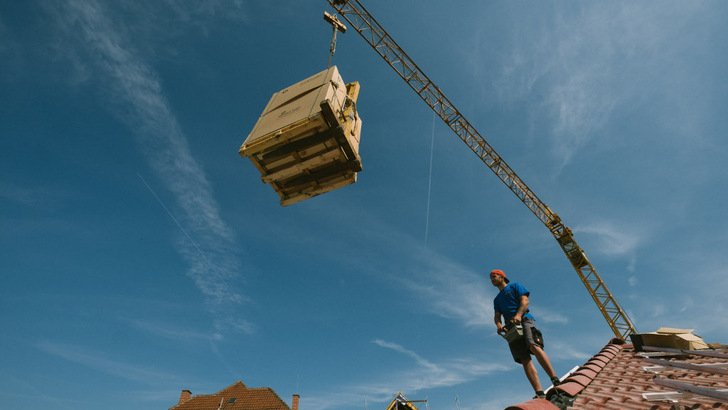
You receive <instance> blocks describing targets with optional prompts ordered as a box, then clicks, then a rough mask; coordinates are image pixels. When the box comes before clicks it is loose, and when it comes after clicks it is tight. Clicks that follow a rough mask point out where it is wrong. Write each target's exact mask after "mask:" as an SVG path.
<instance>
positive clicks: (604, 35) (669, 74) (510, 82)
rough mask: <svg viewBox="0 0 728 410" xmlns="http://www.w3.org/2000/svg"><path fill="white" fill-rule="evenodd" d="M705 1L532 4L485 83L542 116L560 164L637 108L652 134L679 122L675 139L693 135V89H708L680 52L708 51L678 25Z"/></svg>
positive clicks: (698, 101) (696, 103)
mask: <svg viewBox="0 0 728 410" xmlns="http://www.w3.org/2000/svg"><path fill="white" fill-rule="evenodd" d="M704 7H705V6H704V5H703V4H700V3H685V2H668V3H644V2H642V3H624V2H620V3H580V4H576V5H574V7H553V6H550V5H541V6H540V7H539V8H537V13H533V14H526V15H524V16H523V22H524V25H523V28H522V29H520V30H514V31H513V32H514V33H518V34H517V35H516V36H515V37H514V38H511V39H510V42H509V44H508V49H509V50H510V53H509V54H508V55H505V56H504V57H503V58H502V60H501V61H500V63H501V68H500V72H501V74H500V77H499V78H498V79H496V80H495V81H494V86H495V88H496V91H497V93H498V95H499V97H500V98H501V99H502V100H503V101H520V102H526V103H527V104H529V114H530V115H532V116H533V117H537V118H539V123H540V124H545V123H546V121H550V125H551V127H550V128H551V130H550V133H549V134H550V138H551V144H550V145H551V146H552V147H553V148H552V155H553V156H554V158H555V159H557V160H558V162H559V164H560V166H561V167H563V166H565V165H567V164H568V163H569V162H570V161H571V160H572V158H574V156H576V155H577V154H578V152H579V151H580V150H581V149H583V148H584V147H585V146H587V144H590V143H591V142H592V141H594V140H595V139H596V138H599V137H600V136H602V135H603V133H604V131H605V130H606V129H607V128H608V126H609V124H610V122H611V121H613V120H614V118H615V115H616V114H621V113H627V114H630V113H631V114H633V115H634V113H635V112H637V109H641V110H642V111H640V112H643V113H650V114H654V115H658V116H659V117H660V118H652V119H649V121H654V123H655V125H656V126H663V127H665V128H664V129H662V130H660V131H667V130H670V131H673V130H674V128H675V127H680V128H682V132H681V133H680V135H683V136H684V135H700V133H699V132H697V131H698V130H699V129H700V127H701V125H700V124H701V119H704V118H705V114H704V112H701V109H703V111H705V110H704V108H705V107H704V96H703V97H698V93H697V92H696V91H695V90H696V86H698V89H705V90H706V91H707V90H709V87H708V86H707V85H705V84H703V83H702V81H701V80H700V78H699V75H698V72H699V70H700V69H701V68H700V67H692V66H691V65H690V64H691V62H690V59H686V58H684V57H683V55H684V54H685V53H695V52H696V50H698V49H703V48H706V47H710V46H709V45H708V46H706V44H709V42H706V41H702V40H701V38H700V36H701V34H700V32H695V30H687V29H686V28H685V27H686V26H688V23H689V22H690V19H691V17H693V16H694V15H695V14H696V11H698V10H699V9H701V8H704ZM544 16H546V17H544ZM715 24H719V23H715ZM676 33H681V34H680V35H676ZM476 44H477V42H476ZM656 106H660V109H659V110H655V108H654V107H656ZM678 119H679V120H678ZM644 120H647V119H644ZM702 122H705V121H702ZM667 124H670V125H667ZM540 128H543V127H540ZM657 135H659V136H660V138H665V135H664V134H660V133H657ZM620 138H623V136H621V135H612V136H610V139H611V140H612V141H615V142H616V141H618V140H619V139H620ZM590 146H593V145H590Z"/></svg>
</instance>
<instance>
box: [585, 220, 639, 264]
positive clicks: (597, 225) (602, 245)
mask: <svg viewBox="0 0 728 410" xmlns="http://www.w3.org/2000/svg"><path fill="white" fill-rule="evenodd" d="M573 231H574V233H584V234H588V235H591V236H592V237H594V238H595V239H596V241H597V246H596V247H594V248H595V249H598V250H599V252H600V253H603V254H605V255H612V256H623V255H632V254H634V253H635V252H636V250H637V248H638V247H639V245H640V244H641V242H642V237H641V236H640V234H638V233H636V232H634V228H630V227H625V226H624V225H617V224H615V223H612V222H594V223H591V224H585V225H580V226H577V227H575V228H573Z"/></svg>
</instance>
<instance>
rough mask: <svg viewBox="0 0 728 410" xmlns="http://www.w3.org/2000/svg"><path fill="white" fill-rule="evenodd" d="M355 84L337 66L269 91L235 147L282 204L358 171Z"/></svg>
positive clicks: (352, 179)
mask: <svg viewBox="0 0 728 410" xmlns="http://www.w3.org/2000/svg"><path fill="white" fill-rule="evenodd" d="M358 90H359V84H358V83H351V84H347V85H344V83H343V80H341V77H340V76H339V74H338V70H337V69H336V67H335V66H334V67H332V68H330V69H329V70H326V71H323V72H321V73H318V74H316V75H314V76H312V77H310V78H308V79H306V80H304V81H302V82H300V83H297V84H294V85H293V86H291V87H288V88H286V89H284V90H282V91H280V92H278V93H276V94H274V95H273V97H272V98H271V100H270V101H269V102H268V105H267V106H266V109H265V110H264V112H263V114H262V115H261V117H260V118H259V119H258V122H257V123H256V126H255V127H254V128H253V131H252V132H251V133H250V135H249V136H248V138H247V139H246V140H245V142H244V143H243V145H242V146H241V147H240V150H239V153H240V155H241V156H242V157H244V158H245V157H247V158H249V159H250V161H251V162H252V163H253V165H255V167H256V168H257V169H258V171H259V172H260V174H261V180H262V181H263V182H265V183H268V184H270V185H271V186H272V187H273V189H274V190H275V191H276V192H277V193H278V195H279V196H280V198H281V201H280V203H281V205H282V206H287V205H290V204H292V203H296V202H300V201H302V200H305V199H308V198H311V197H314V196H317V195H320V194H322V193H325V192H329V191H332V190H334V189H337V188H341V187H343V186H346V185H349V184H352V183H354V182H356V173H357V172H359V171H361V169H362V164H361V157H360V156H359V137H360V135H361V119H360V118H359V116H358V114H357V112H356V98H357V96H358Z"/></svg>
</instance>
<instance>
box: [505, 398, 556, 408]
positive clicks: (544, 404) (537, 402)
mask: <svg viewBox="0 0 728 410" xmlns="http://www.w3.org/2000/svg"><path fill="white" fill-rule="evenodd" d="M506 410H559V408H558V407H556V406H555V405H554V404H553V403H551V402H550V401H548V400H544V399H533V400H530V401H527V402H525V403H521V404H518V405H516V406H511V407H507V408H506Z"/></svg>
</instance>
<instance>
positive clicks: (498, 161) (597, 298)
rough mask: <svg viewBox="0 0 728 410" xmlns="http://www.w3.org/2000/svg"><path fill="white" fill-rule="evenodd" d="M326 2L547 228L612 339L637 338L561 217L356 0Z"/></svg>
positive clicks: (628, 321)
mask: <svg viewBox="0 0 728 410" xmlns="http://www.w3.org/2000/svg"><path fill="white" fill-rule="evenodd" d="M328 2H329V4H330V5H331V6H332V7H333V8H334V9H336V10H337V11H338V13H339V14H340V15H341V16H342V17H343V18H344V19H346V21H348V22H349V24H350V25H351V27H353V28H354V30H356V31H357V32H358V33H359V34H360V35H361V36H362V37H363V38H364V40H366V42H367V43H369V45H370V46H372V48H374V50H375V51H376V52H377V53H378V54H379V55H380V56H381V57H382V58H383V59H384V61H386V62H387V63H388V64H389V65H390V66H391V67H392V68H393V69H394V70H395V71H396V72H397V74H399V75H400V77H402V79H403V80H404V81H405V82H407V84H409V86H410V87H412V89H413V90H414V91H415V92H416V93H417V94H418V95H419V96H420V97H421V98H422V100H424V101H425V103H427V105H429V106H430V108H432V110H433V111H434V112H435V113H436V114H437V115H438V116H439V117H440V118H441V119H442V120H443V121H444V122H445V124H447V126H448V127H450V129H451V130H452V131H453V132H454V133H455V134H457V136H458V137H460V139H461V140H463V142H465V144H467V145H468V147H470V149H471V150H473V152H474V153H475V155H477V156H478V157H479V158H480V159H481V160H482V161H483V162H484V163H485V165H487V166H488V168H490V169H491V171H493V173H495V175H496V176H497V177H498V178H500V180H501V181H503V183H504V184H506V186H507V187H508V188H509V189H510V190H511V191H512V192H513V193H514V194H516V196H517V197H518V198H519V199H520V200H521V202H523V204H524V205H526V206H527V207H528V209H530V210H531V212H533V213H534V215H536V217H537V218H538V219H539V220H540V221H541V222H542V223H543V224H544V225H545V226H546V228H548V229H549V231H550V232H551V234H552V235H553V236H554V238H556V241H557V242H558V243H559V246H561V249H562V250H563V251H564V253H565V254H566V257H567V258H568V259H569V262H571V265H572V266H573V267H574V269H575V270H576V273H577V274H578V275H579V278H580V279H581V281H582V282H583V283H584V286H585V287H586V289H587V291H588V292H589V294H590V295H591V297H592V298H593V299H594V302H595V303H596V304H597V307H598V308H599V311H600V312H601V313H602V315H603V316H604V319H606V321H607V323H608V324H609V327H610V328H611V329H612V331H613V332H614V334H615V336H617V337H618V338H620V339H622V340H626V338H627V336H629V335H630V334H636V333H637V331H636V329H635V327H634V325H633V324H632V321H631V320H630V319H629V317H628V316H627V314H626V313H625V312H624V310H622V308H621V307H620V306H619V303H617V300H616V299H615V298H614V296H613V295H612V293H611V292H610V291H609V289H608V288H607V285H606V284H605V283H604V281H603V280H602V278H601V276H600V275H599V273H598V272H597V270H596V269H595V268H594V266H593V265H592V263H591V262H590V261H589V259H588V258H587V257H586V253H584V250H583V249H582V248H581V247H580V246H579V245H578V244H577V243H576V240H575V239H574V236H573V233H572V232H571V230H570V229H569V228H568V227H566V225H564V224H563V223H562V222H561V218H559V216H558V215H557V214H556V213H555V212H553V211H552V210H551V209H549V207H548V206H546V204H544V203H543V201H541V200H540V199H539V198H538V197H537V196H536V194H535V193H533V191H531V189H529V188H528V186H527V185H526V183H525V182H523V180H521V178H519V177H518V175H516V173H515V172H514V171H513V170H512V169H511V167H509V166H508V164H506V162H505V161H504V160H503V158H501V157H500V155H498V154H497V153H496V152H495V150H494V149H493V148H492V147H491V146H490V144H488V142H487V141H486V140H485V139H484V138H483V137H482V136H481V135H480V133H478V131H477V130H476V129H475V127H473V126H472V125H471V124H470V122H468V120H467V119H465V116H463V115H462V114H461V113H460V111H458V110H457V108H455V106H454V105H453V104H452V103H451V102H450V100H448V99H447V97H446V96H445V94H443V92H442V91H440V89H439V88H438V87H437V86H436V85H435V84H434V83H433V82H432V81H431V80H430V78H429V77H427V75H425V73H424V72H422V70H420V68H419V67H417V64H415V63H414V61H412V59H411V58H410V57H409V56H408V55H407V54H406V53H405V52H404V50H402V48H401V47H400V46H399V45H398V44H397V42H396V41H394V39H393V38H392V37H391V36H390V35H389V34H387V32H386V31H385V30H384V28H383V27H382V26H381V25H380V24H379V23H378V22H377V21H376V20H375V19H374V17H372V15H371V14H369V12H368V11H367V10H366V9H365V8H364V6H362V5H361V3H359V1H358V0H328Z"/></svg>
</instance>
